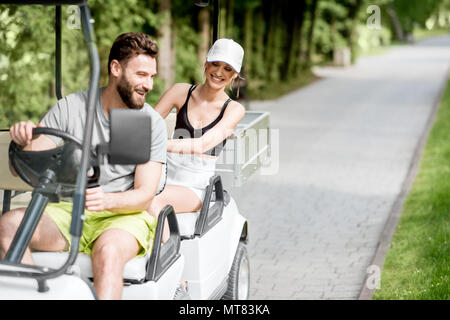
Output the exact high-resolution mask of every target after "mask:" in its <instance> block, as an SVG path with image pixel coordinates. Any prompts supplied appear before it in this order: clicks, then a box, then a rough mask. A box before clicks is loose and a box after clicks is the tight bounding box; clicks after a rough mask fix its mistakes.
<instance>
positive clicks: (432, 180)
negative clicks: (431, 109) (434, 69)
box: [372, 79, 450, 300]
mask: <svg viewBox="0 0 450 320" xmlns="http://www.w3.org/2000/svg"><path fill="white" fill-rule="evenodd" d="M449 240H450V79H449V80H448V81H447V88H446V90H445V92H444V95H443V97H442V101H441V104H440V107H439V110H438V113H437V115H436V119H435V122H434V125H433V128H432V129H431V132H430V135H429V137H428V141H427V144H426V146H425V150H424V152H423V156H422V159H421V161H420V168H419V172H418V174H417V177H416V179H415V181H414V184H413V186H412V188H411V191H410V192H409V194H408V197H407V199H406V201H405V204H404V206H403V210H402V214H401V217H400V220H399V222H398V225H397V228H396V230H395V234H394V236H393V238H392V241H391V248H390V249H389V252H388V254H387V257H386V261H385V264H384V267H383V271H382V275H381V283H380V289H378V290H376V291H375V293H374V295H373V297H372V298H373V299H379V300H381V299H386V300H387V299H421V300H427V299H433V300H449V299H450V241H449Z"/></svg>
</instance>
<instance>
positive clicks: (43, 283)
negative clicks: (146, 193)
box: [0, 0, 269, 299]
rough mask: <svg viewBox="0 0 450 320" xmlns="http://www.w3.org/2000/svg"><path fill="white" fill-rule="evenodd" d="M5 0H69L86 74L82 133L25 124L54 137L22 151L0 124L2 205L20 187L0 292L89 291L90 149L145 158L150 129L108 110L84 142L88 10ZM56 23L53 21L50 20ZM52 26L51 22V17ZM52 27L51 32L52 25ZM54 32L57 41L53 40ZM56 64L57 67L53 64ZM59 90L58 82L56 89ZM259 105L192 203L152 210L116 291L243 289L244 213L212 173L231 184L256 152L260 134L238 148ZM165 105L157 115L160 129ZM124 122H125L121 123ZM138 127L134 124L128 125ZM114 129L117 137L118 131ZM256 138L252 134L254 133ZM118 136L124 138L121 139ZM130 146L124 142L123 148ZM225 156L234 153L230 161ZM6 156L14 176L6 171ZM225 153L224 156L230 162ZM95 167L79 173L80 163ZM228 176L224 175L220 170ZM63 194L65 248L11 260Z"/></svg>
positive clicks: (113, 157) (128, 295) (250, 168)
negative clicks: (22, 209) (20, 206)
mask: <svg viewBox="0 0 450 320" xmlns="http://www.w3.org/2000/svg"><path fill="white" fill-rule="evenodd" d="M6 2H7V3H14V4H42V5H50V4H51V5H56V6H57V7H56V8H57V9H56V10H57V11H56V12H57V18H58V11H59V18H60V16H61V15H60V12H61V11H60V10H61V7H60V6H61V5H64V4H77V5H79V8H80V16H81V22H82V27H83V32H84V36H85V40H86V43H87V46H88V48H89V52H90V60H91V79H90V85H89V97H88V106H87V110H88V112H87V119H86V126H85V132H84V137H85V139H84V140H83V142H80V141H77V139H75V138H74V137H72V136H70V135H68V134H67V133H65V132H61V131H58V130H55V129H51V128H36V129H34V131H33V133H34V134H49V135H55V136H58V137H60V138H62V139H63V141H64V143H63V144H62V145H59V146H58V147H57V148H55V149H52V150H47V151H40V152H29V151H28V152H27V151H22V150H20V148H18V146H17V145H16V144H15V143H14V142H12V141H10V138H9V132H7V131H3V132H0V176H1V181H0V189H3V213H4V212H6V211H9V209H10V207H11V199H12V198H14V197H16V196H17V195H19V196H20V197H23V196H28V197H29V196H30V191H31V192H32V193H31V201H30V202H29V204H28V207H27V210H26V213H25V216H24V219H23V221H22V222H21V224H20V226H19V229H18V231H17V233H16V235H15V237H14V240H13V242H12V244H11V246H10V248H9V250H8V252H7V253H6V257H5V259H4V260H2V261H0V299H95V298H96V294H95V290H94V289H93V286H92V269H91V259H90V257H89V256H87V255H85V254H81V253H79V252H78V246H79V241H80V236H81V231H82V228H83V218H84V216H83V209H84V200H85V199H84V190H85V188H86V187H89V186H90V185H91V184H92V185H94V184H95V183H96V179H98V175H99V174H101V170H99V168H100V162H99V159H103V158H105V156H106V158H107V159H108V161H109V162H110V163H116V164H139V163H143V162H146V161H148V159H149V157H150V154H149V151H145V150H141V149H142V148H139V146H140V145H142V142H143V141H148V140H149V139H150V137H149V134H150V127H149V126H150V121H149V119H148V118H146V117H145V116H143V115H142V113H139V114H136V112H135V111H133V110H114V111H113V112H111V114H110V120H111V135H110V142H109V143H108V144H106V145H101V146H97V147H96V149H95V150H91V148H90V145H91V139H90V136H91V134H90V133H91V132H92V123H93V116H94V106H95V101H96V100H97V98H98V90H97V88H98V82H99V73H100V69H99V68H100V64H99V58H98V54H97V49H96V45H95V41H94V35H93V30H92V25H91V19H90V13H89V9H88V6H87V3H86V0H80V1H6ZM56 25H57V27H58V23H57V24H56ZM59 27H60V24H59ZM57 34H58V33H57ZM58 45H60V40H59V41H57V46H58ZM57 72H58V67H57ZM57 91H59V92H60V90H57ZM268 119H269V118H268V114H267V113H264V112H262V113H258V112H248V113H247V115H246V116H245V118H244V120H243V121H242V122H241V123H240V124H239V126H238V128H237V129H236V131H235V133H234V134H233V135H232V136H231V137H230V138H229V140H230V141H229V143H228V144H227V145H228V146H227V148H228V149H226V150H224V152H223V155H222V157H228V160H227V159H224V158H222V162H220V161H219V163H222V165H219V167H218V173H220V175H219V174H218V175H216V176H214V177H212V178H211V180H210V185H209V186H208V188H207V192H206V195H205V198H204V201H203V207H202V208H201V210H200V211H199V212H193V213H183V214H177V215H176V214H175V213H174V211H173V208H172V207H171V206H166V207H165V208H164V209H163V210H162V212H161V214H160V217H159V219H158V224H157V228H156V233H155V239H154V244H153V247H152V250H151V253H150V254H149V255H147V256H145V257H141V258H135V259H132V260H131V261H129V262H128V263H127V264H126V266H125V268H124V273H123V278H124V288H123V299H173V298H174V297H175V292H176V288H177V286H178V284H179V282H180V280H181V279H183V280H185V281H186V283H187V286H188V293H189V296H190V298H192V299H221V298H222V299H247V298H248V297H249V285H250V269H249V259H248V255H247V249H246V243H247V240H248V223H247V221H246V219H245V218H244V217H243V216H242V215H241V214H240V213H239V210H238V208H237V205H236V203H235V202H234V200H233V199H232V198H231V197H230V195H229V194H228V193H227V192H226V191H225V190H224V188H223V185H222V179H221V176H223V177H226V179H229V181H230V182H231V184H232V185H240V184H241V183H242V181H243V180H244V179H245V177H248V176H249V175H251V174H252V173H253V172H254V171H255V170H256V169H257V167H258V164H259V163H260V162H259V160H258V159H260V157H263V156H266V155H267V153H268V149H269V139H268V138H267V139H266V140H265V142H264V139H263V143H261V142H260V143H259V144H258V147H257V149H256V153H255V152H253V153H251V152H250V153H249V152H248V149H247V150H246V148H245V138H246V136H247V134H246V132H247V130H249V129H251V128H253V127H254V128H258V129H261V128H266V129H267V130H268V128H269V122H268ZM173 123H174V114H171V115H170V116H169V117H168V119H167V125H168V130H169V132H170V131H171V130H172V128H173ZM130 124H131V125H130ZM136 126H139V127H140V128H142V130H139V132H135V131H136V130H133V129H132V128H135V127H136ZM123 137H126V139H124V138H123ZM259 141H261V139H259ZM124 146H126V148H125V147H124ZM129 150H133V152H129ZM230 159H231V160H233V159H234V162H232V161H231V162H230ZM9 163H10V164H11V165H12V167H13V168H14V169H15V171H16V172H17V174H18V175H19V177H20V178H18V177H14V176H12V175H11V173H10V170H9ZM230 163H231V164H230ZM90 168H94V169H95V172H96V174H95V175H94V176H93V177H91V178H89V180H88V178H87V175H86V173H87V171H88V169H90ZM230 179H231V180H230ZM67 196H70V197H72V199H73V204H74V206H73V212H72V223H71V228H70V234H71V236H72V242H71V243H72V246H71V248H70V251H69V252H32V256H33V259H34V261H35V263H36V265H24V264H21V263H20V262H21V260H22V257H23V254H24V252H25V249H26V248H27V247H28V244H29V242H30V239H31V237H32V235H33V232H34V230H35V228H36V226H37V224H38V222H39V220H40V218H41V216H42V213H43V210H44V209H45V206H46V205H47V203H48V202H58V201H59V200H60V198H61V197H67ZM165 218H167V220H168V223H169V228H170V237H169V240H168V241H167V242H165V243H164V244H162V243H161V239H162V230H163V222H164V221H165Z"/></svg>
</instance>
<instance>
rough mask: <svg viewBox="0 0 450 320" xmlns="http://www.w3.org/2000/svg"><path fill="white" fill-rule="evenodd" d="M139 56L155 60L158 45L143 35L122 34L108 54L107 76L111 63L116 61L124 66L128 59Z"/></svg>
mask: <svg viewBox="0 0 450 320" xmlns="http://www.w3.org/2000/svg"><path fill="white" fill-rule="evenodd" d="M140 54H146V55H149V56H151V57H153V58H155V57H156V55H157V54H158V45H157V44H156V42H155V41H154V40H152V39H151V38H150V37H149V36H148V35H146V34H145V33H141V32H128V33H122V34H121V35H119V36H118V37H117V38H116V40H114V43H113V45H112V47H111V50H110V52H109V58H108V74H110V73H111V61H113V60H117V61H119V62H120V63H121V64H122V65H124V66H125V65H126V64H127V62H128V60H129V59H131V58H132V57H135V56H137V55H140Z"/></svg>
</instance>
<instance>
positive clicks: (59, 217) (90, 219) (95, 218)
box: [45, 201, 157, 257]
mask: <svg viewBox="0 0 450 320" xmlns="http://www.w3.org/2000/svg"><path fill="white" fill-rule="evenodd" d="M45 212H47V214H48V215H49V216H50V218H51V219H52V220H53V221H54V222H55V223H56V225H57V226H58V228H59V230H60V231H61V233H62V234H63V236H64V238H66V240H67V243H68V244H69V248H70V245H71V243H70V240H71V235H70V222H71V220H72V203H70V202H63V201H62V202H59V203H50V204H48V205H47V207H46V208H45ZM84 215H85V216H86V220H85V221H84V225H83V233H82V235H81V238H80V249H79V251H80V252H83V253H85V254H88V255H90V254H91V252H92V247H93V245H94V241H95V240H96V239H97V238H98V237H99V236H100V235H101V234H102V233H103V232H105V231H106V230H108V229H122V230H125V231H127V232H129V233H131V234H132V235H133V236H134V237H135V238H136V240H137V241H138V242H139V244H140V245H141V250H140V251H139V253H138V255H137V256H138V257H140V256H144V255H145V254H147V252H148V251H149V250H150V249H151V247H152V244H153V238H154V235H155V230H156V223H157V221H156V218H154V217H153V216H151V215H150V214H148V213H147V211H141V212H136V213H129V214H122V213H120V214H119V213H114V212H111V211H100V212H94V211H88V210H85V211H84Z"/></svg>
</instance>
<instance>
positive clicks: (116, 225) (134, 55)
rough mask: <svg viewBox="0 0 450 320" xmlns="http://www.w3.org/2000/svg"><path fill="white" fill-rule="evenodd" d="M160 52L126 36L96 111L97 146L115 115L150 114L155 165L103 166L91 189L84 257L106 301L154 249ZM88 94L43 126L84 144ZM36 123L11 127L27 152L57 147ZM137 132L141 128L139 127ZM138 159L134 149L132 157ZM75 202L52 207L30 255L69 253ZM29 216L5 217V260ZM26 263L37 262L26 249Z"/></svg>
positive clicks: (161, 167) (162, 141)
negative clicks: (132, 263)
mask: <svg viewBox="0 0 450 320" xmlns="http://www.w3.org/2000/svg"><path fill="white" fill-rule="evenodd" d="M157 53H158V47H157V45H156V43H155V42H154V41H153V40H151V39H150V38H149V37H148V36H147V35H145V34H142V33H126V34H122V35H120V36H119V37H118V38H117V39H116V40H115V42H114V44H113V46H112V48H111V51H110V55H109V61H108V68H109V70H108V71H109V81H108V85H107V86H106V87H105V88H101V89H100V94H99V101H98V103H97V106H96V112H95V120H94V130H93V135H92V144H93V145H96V144H98V143H103V142H105V140H106V139H107V138H106V137H109V120H108V115H109V111H110V110H112V109H115V108H129V109H137V110H141V111H142V112H148V113H150V115H151V119H152V139H151V141H149V144H148V145H147V146H143V147H147V148H151V156H150V157H151V158H150V161H148V162H147V163H145V164H141V165H137V166H133V165H103V166H102V167H101V168H100V171H101V175H100V181H99V182H100V186H99V187H96V188H91V189H86V204H85V209H86V211H85V216H86V220H85V222H84V227H83V235H82V237H81V241H80V252H84V253H86V254H91V259H92V271H93V274H94V287H95V290H96V292H97V295H98V297H99V298H100V299H120V298H121V294H122V286H123V279H122V275H123V268H124V266H125V264H126V262H127V261H129V260H130V259H132V258H134V257H136V255H138V256H141V255H145V254H146V252H147V251H148V250H149V248H150V246H151V243H152V240H153V234H154V229H155V227H156V219H155V218H154V217H152V216H150V215H149V214H148V213H147V212H146V211H145V210H146V209H147V208H148V207H149V205H150V203H151V201H152V199H153V197H154V196H155V194H157V193H159V192H161V191H162V189H164V184H165V172H166V171H165V161H166V150H167V131H166V126H165V122H164V120H163V119H162V118H161V116H160V115H159V114H158V113H157V112H156V111H154V110H153V108H152V107H150V106H149V105H148V104H146V103H145V96H146V94H147V93H148V92H149V91H150V90H152V88H153V78H154V77H155V75H156V55H157ZM87 96H88V93H87V91H85V92H79V93H74V94H70V95H68V96H67V97H65V98H63V99H61V100H60V101H58V103H57V104H56V105H55V106H54V107H53V108H52V109H50V111H49V112H48V113H47V114H46V115H45V116H44V118H43V119H42V121H41V123H40V124H39V126H44V127H51V128H56V129H60V130H63V131H65V132H68V133H70V134H72V135H74V136H75V137H77V138H79V139H80V140H82V139H83V131H84V130H83V128H84V123H85V120H86V105H87V103H86V101H87ZM34 127H35V125H34V124H33V123H32V122H31V121H26V122H25V121H24V122H20V123H17V124H15V125H13V126H12V127H11V129H10V135H11V138H12V140H14V141H15V142H16V143H17V144H19V145H21V146H23V147H24V149H26V150H45V149H51V148H54V147H55V146H56V145H57V143H58V138H56V137H53V136H50V135H48V136H46V135H40V136H39V137H37V138H35V139H32V129H33V128H34ZM136 129H138V128H136ZM130 152H132V150H130ZM71 212H72V203H70V202H63V201H62V202H60V203H56V204H53V203H51V204H49V205H48V206H47V207H46V209H45V210H44V214H43V216H42V219H41V221H40V222H39V225H38V226H37V228H36V231H35V233H34V235H33V237H32V239H31V241H30V247H31V248H32V249H37V250H43V251H63V250H68V249H69V248H70V239H71V238H70V234H69V228H70V220H71ZM24 213H25V208H21V209H16V210H12V211H10V212H7V213H6V214H4V215H3V216H2V217H1V218H0V257H1V258H4V256H5V254H6V252H7V250H8V248H9V246H10V244H11V242H12V239H13V237H14V234H15V232H16V230H17V228H18V226H19V224H20V221H21V220H22V217H23V215H24ZM22 262H23V263H33V260H32V256H31V252H30V249H29V248H28V249H27V251H26V253H25V255H24V257H23V260H22Z"/></svg>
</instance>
